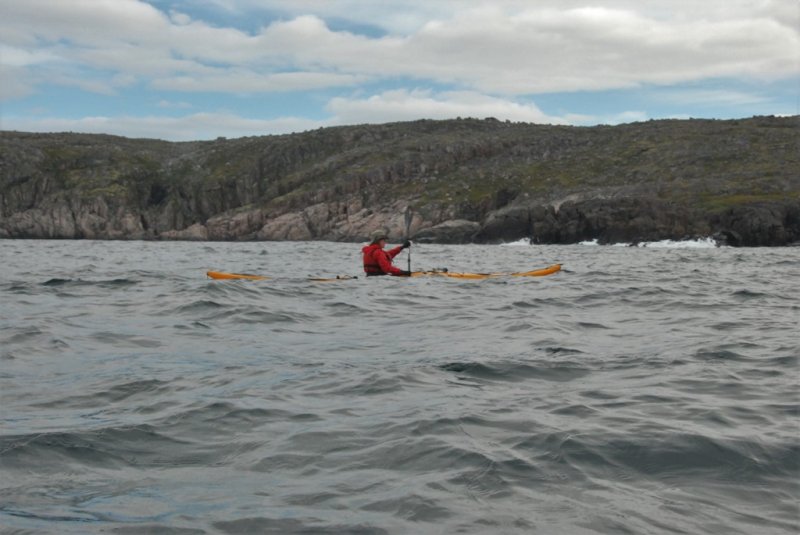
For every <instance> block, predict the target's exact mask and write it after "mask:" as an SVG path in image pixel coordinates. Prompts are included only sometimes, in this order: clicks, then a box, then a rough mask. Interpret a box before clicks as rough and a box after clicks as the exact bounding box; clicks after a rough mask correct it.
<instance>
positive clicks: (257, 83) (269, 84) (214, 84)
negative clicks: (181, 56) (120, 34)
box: [152, 69, 366, 94]
mask: <svg viewBox="0 0 800 535" xmlns="http://www.w3.org/2000/svg"><path fill="white" fill-rule="evenodd" d="M365 79H366V78H365V77H360V76H354V75H350V74H336V73H315V72H285V73H275V74H266V75H258V74H256V73H253V72H251V71H246V70H245V71H242V70H236V71H227V70H223V69H215V70H214V71H211V72H207V73H202V74H198V75H194V76H175V77H171V78H158V79H155V80H153V84H152V85H153V87H154V88H156V89H165V90H169V91H217V92H221V93H236V94H251V93H264V92H271V91H303V90H309V89H320V88H330V87H337V86H354V85H357V84H358V83H360V82H363V81H365Z"/></svg>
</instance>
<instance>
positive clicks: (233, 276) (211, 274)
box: [206, 271, 269, 281]
mask: <svg viewBox="0 0 800 535" xmlns="http://www.w3.org/2000/svg"><path fill="white" fill-rule="evenodd" d="M206 277H208V278H209V279H215V280H251V281H263V280H269V277H263V276H261V275H250V274H248V273H225V272H223V271H207V272H206Z"/></svg>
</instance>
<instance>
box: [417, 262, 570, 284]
mask: <svg viewBox="0 0 800 535" xmlns="http://www.w3.org/2000/svg"><path fill="white" fill-rule="evenodd" d="M559 271H561V264H553V265H552V266H548V267H546V268H542V269H534V270H532V271H515V272H494V273H458V272H453V271H444V270H434V271H414V272H412V273H411V276H412V277H429V276H431V277H450V278H453V279H474V280H482V279H496V278H499V277H544V276H546V275H552V274H553V273H558V272H559Z"/></svg>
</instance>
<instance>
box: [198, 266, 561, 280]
mask: <svg viewBox="0 0 800 535" xmlns="http://www.w3.org/2000/svg"><path fill="white" fill-rule="evenodd" d="M559 271H561V264H553V265H552V266H548V267H546V268H543V269H534V270H532V271H515V272H494V273H459V272H454V271H447V270H433V271H413V272H412V273H411V276H412V277H449V278H451V279H472V280H482V279H496V278H500V277H544V276H546V275H552V274H553V273H558V272H559ZM206 276H207V277H208V278H210V279H215V280H256V281H260V280H269V279H270V277H264V276H262V275H251V274H249V273H226V272H224V271H207V272H206ZM357 278H358V277H354V276H352V275H337V276H336V277H313V278H309V279H308V280H310V281H313V282H331V281H340V280H350V279H357Z"/></svg>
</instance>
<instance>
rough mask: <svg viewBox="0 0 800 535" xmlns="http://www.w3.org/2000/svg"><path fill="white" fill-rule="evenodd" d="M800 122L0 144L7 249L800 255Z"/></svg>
mask: <svg viewBox="0 0 800 535" xmlns="http://www.w3.org/2000/svg"><path fill="white" fill-rule="evenodd" d="M797 126H798V118H797V117H789V118H775V117H767V118H763V117H762V118H752V119H746V120H740V121H701V120H687V121H650V122H648V123H637V124H632V125H621V126H616V127H591V128H577V127H556V126H543V125H526V124H512V123H503V122H500V121H496V120H493V119H486V120H473V119H467V120H456V121H418V122H414V123H396V124H391V125H374V126H354V127H340V128H331V129H322V130H318V131H314V132H307V133H302V134H293V135H288V136H264V137H256V138H243V139H238V140H226V139H218V140H216V141H208V142H192V143H169V142H164V141H158V140H132V139H126V138H118V137H113V136H99V135H82V134H28V133H19V132H2V134H0V238H63V239H144V240H330V241H351V242H357V241H363V240H364V239H365V238H366V237H367V236H368V235H369V233H370V232H371V231H372V230H373V229H375V228H378V227H384V228H386V229H388V230H389V233H390V237H392V238H395V239H400V238H402V237H404V234H405V232H406V229H405V219H404V214H405V212H406V210H407V209H410V210H411V213H412V215H413V217H412V220H411V227H410V231H411V232H410V234H411V237H412V239H415V240H418V241H425V242H438V243H468V242H478V243H500V242H511V241H516V240H519V239H523V238H528V239H530V240H531V241H532V242H533V243H578V242H582V241H590V240H597V241H598V243H636V242H643V241H659V240H665V239H671V240H683V239H692V238H698V237H708V236H713V237H714V239H715V240H717V242H718V243H721V244H727V245H734V246H784V245H791V244H796V243H797V242H800V162H799V161H798V153H800V151H798V141H797V139H798V136H797V131H798V129H797Z"/></svg>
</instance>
